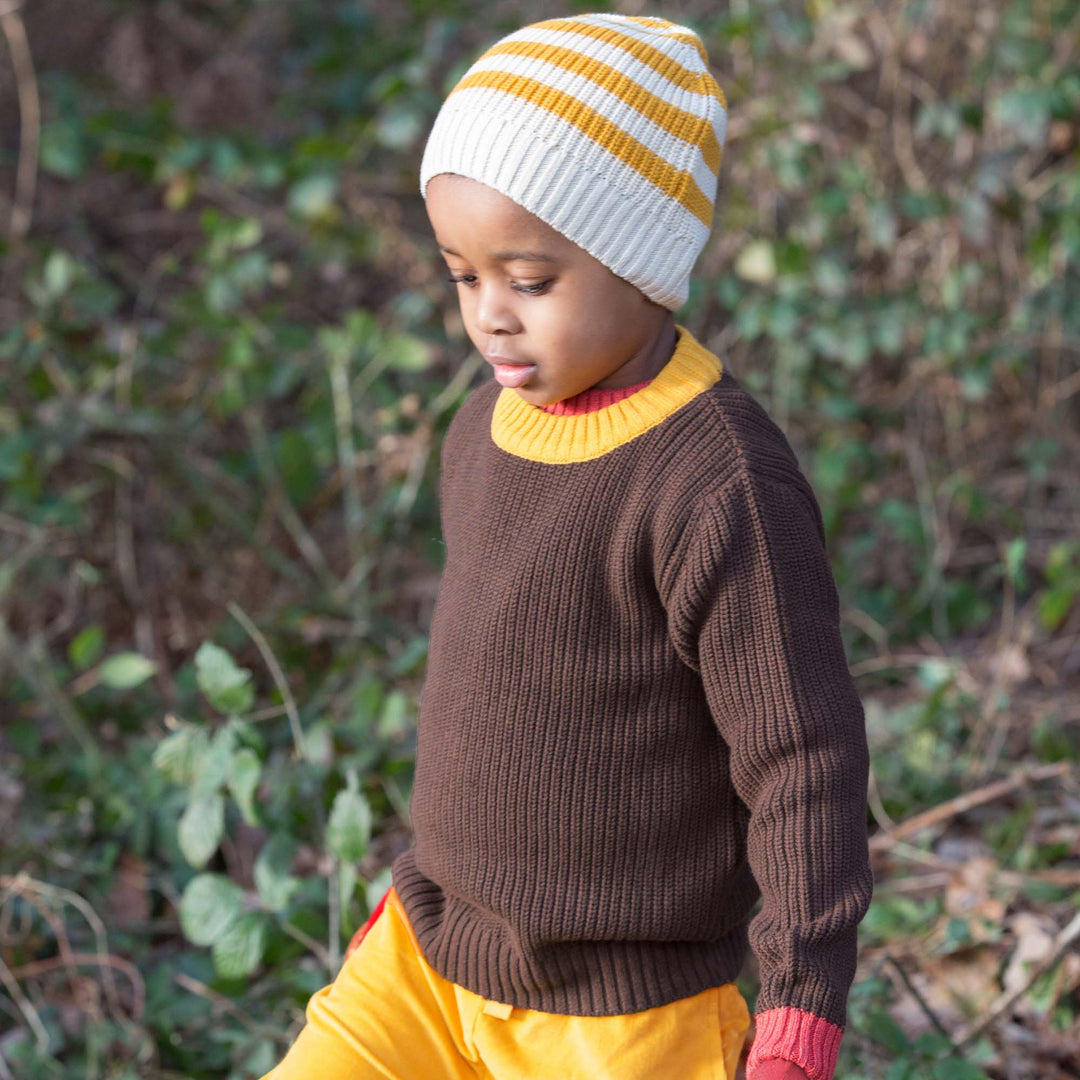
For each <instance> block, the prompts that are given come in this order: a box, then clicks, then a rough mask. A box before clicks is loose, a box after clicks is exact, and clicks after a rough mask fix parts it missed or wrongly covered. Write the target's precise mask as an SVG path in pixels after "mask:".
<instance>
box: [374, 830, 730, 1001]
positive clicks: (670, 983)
mask: <svg viewBox="0 0 1080 1080" xmlns="http://www.w3.org/2000/svg"><path fill="white" fill-rule="evenodd" d="M414 851H415V849H413V848H410V849H409V850H408V851H406V852H404V853H402V854H401V855H399V856H398V858H397V859H396V860H395V862H394V864H393V868H392V876H393V883H394V888H395V890H396V891H397V894H398V897H399V898H400V900H401V903H402V906H403V907H404V908H405V912H406V914H407V915H408V919H409V923H410V924H411V926H412V928H413V931H414V933H415V934H416V939H417V942H418V944H419V946H420V950H421V952H422V953H423V955H424V958H425V959H426V960H427V962H428V963H429V964H430V965H431V967H432V968H434V969H435V971H437V972H438V973H439V974H440V975H441V976H442V977H443V978H444V979H448V980H449V981H450V982H452V983H456V984H457V985H458V986H463V987H464V988H465V989H466V990H471V991H472V992H473V993H474V994H479V995H480V996H481V997H483V998H487V999H488V1000H491V1001H501V1002H505V1003H507V1004H510V1005H514V1006H516V1007H518V1008H522V1009H536V1010H539V1011H541V1012H548V1013H557V1014H560V1015H563V1016H618V1015H623V1014H626V1013H634V1012H641V1011H643V1010H645V1009H652V1008H656V1007H657V1006H660V1005H668V1004H670V1003H671V1002H673V1001H678V1000H679V999H681V998H685V997H690V996H692V995H693V994H699V993H701V991H703V990H707V989H709V988H710V987H713V986H723V985H724V984H725V983H729V982H733V981H734V980H735V978H736V976H737V975H738V973H739V970H740V969H741V968H742V965H743V961H744V959H745V957H746V952H747V949H748V948H749V943H748V939H747V930H746V927H745V926H741V927H738V928H736V929H735V930H732V931H731V932H730V933H729V934H728V935H726V936H725V937H722V938H720V939H719V940H718V941H708V942H694V941H567V942H565V943H562V944H559V945H545V946H543V947H542V948H541V949H538V950H536V951H534V952H532V953H531V954H530V955H528V956H526V955H525V954H524V953H523V952H522V951H521V949H519V948H515V947H514V945H513V943H512V942H511V941H509V940H508V936H507V935H508V933H509V929H508V927H506V925H505V924H503V923H501V922H499V920H498V919H497V918H496V917H495V916H494V915H491V914H487V913H485V912H483V911H481V910H480V909H478V908H476V907H474V906H473V905H471V904H469V903H468V902H467V901H465V900H463V899H461V898H459V897H456V896H454V895H451V894H448V893H446V892H444V891H443V890H442V889H441V888H440V887H439V886H438V885H436V884H435V883H434V882H432V881H430V880H429V879H428V878H427V877H425V876H424V874H422V873H421V872H420V871H419V870H418V869H417V867H416V863H415V857H414Z"/></svg>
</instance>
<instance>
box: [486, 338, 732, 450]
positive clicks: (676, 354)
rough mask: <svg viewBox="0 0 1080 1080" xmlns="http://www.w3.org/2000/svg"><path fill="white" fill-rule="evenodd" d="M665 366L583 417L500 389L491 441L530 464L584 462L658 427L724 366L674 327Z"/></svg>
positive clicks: (711, 382) (694, 395)
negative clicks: (636, 387) (671, 348)
mask: <svg viewBox="0 0 1080 1080" xmlns="http://www.w3.org/2000/svg"><path fill="white" fill-rule="evenodd" d="M675 329H676V331H677V333H678V337H677V339H676V342H675V349H674V351H673V352H672V354H671V357H670V359H669V360H668V362H667V363H666V364H665V365H664V366H663V367H662V368H661V369H660V371H659V372H658V373H657V374H656V376H655V377H654V378H653V379H651V380H650V381H649V382H648V383H647V384H646V385H645V386H643V387H642V388H641V389H640V390H635V391H634V393H632V394H630V395H629V396H628V397H624V398H622V399H621V400H619V401H616V402H613V403H612V404H610V405H605V406H604V407H603V408H599V409H594V410H592V411H591V412H587V413H572V414H569V415H560V414H559V413H552V412H548V411H547V410H546V409H543V408H541V407H540V406H539V405H533V404H531V403H530V402H528V401H526V400H525V399H524V398H523V397H521V395H520V394H518V393H517V391H516V390H514V389H513V388H512V387H508V386H504V387H503V388H502V389H501V391H500V392H499V395H498V397H496V399H495V406H494V409H493V410H492V413H491V438H492V441H493V442H494V443H495V445H496V446H498V447H499V448H500V449H501V450H505V451H506V452H507V453H509V454H514V455H515V456H516V457H521V458H526V459H528V460H529V461H540V462H544V463H545V464H549V465H565V464H568V463H570V462H574V461H588V460H590V459H591V458H596V457H600V456H601V455H603V454H606V453H608V452H609V451H611V450H614V449H615V448H616V447H617V446H622V445H623V444H624V443H627V442H629V441H630V440H631V439H635V438H637V436H638V435H642V434H644V432H646V431H648V430H649V429H650V428H652V427H655V426H656V425H657V424H659V423H662V422H663V421H664V420H666V419H667V418H668V417H669V416H670V415H671V414H672V413H674V412H675V411H676V410H677V409H680V408H682V406H683V405H685V404H686V403H687V402H688V401H691V400H693V398H695V397H697V395H698V394H700V393H701V392H702V391H704V390H707V389H708V388H709V387H710V386H712V385H713V384H714V383H716V382H717V381H718V380H719V378H720V376H721V374H722V372H723V364H722V363H721V361H720V359H719V358H718V357H717V356H715V355H714V354H713V353H711V352H709V350H708V349H706V348H705V347H704V346H703V345H702V344H701V343H700V342H699V341H698V340H697V339H696V338H695V337H694V336H693V334H691V333H690V331H689V330H687V329H686V327H685V326H681V325H679V324H678V323H676V325H675Z"/></svg>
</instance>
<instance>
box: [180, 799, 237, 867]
mask: <svg viewBox="0 0 1080 1080" xmlns="http://www.w3.org/2000/svg"><path fill="white" fill-rule="evenodd" d="M224 829H225V800H224V798H222V796H220V795H211V796H210V797H209V798H206V799H193V800H192V801H191V802H189V803H188V804H187V807H186V809H185V810H184V813H183V814H182V815H181V817H180V825H179V827H178V828H177V836H178V838H179V840H180V850H181V851H182V852H183V853H184V858H185V859H187V861H188V862H189V863H191V865H192V866H194V867H195V869H196V870H199V869H201V868H202V867H204V866H205V865H206V864H207V862H209V860H210V856H211V855H213V854H214V852H215V851H217V849H218V844H219V843H221V834H222V832H223V831H224Z"/></svg>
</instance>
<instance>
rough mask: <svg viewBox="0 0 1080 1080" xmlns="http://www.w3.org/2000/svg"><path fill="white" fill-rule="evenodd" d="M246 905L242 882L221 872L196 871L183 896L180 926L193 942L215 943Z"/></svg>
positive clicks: (195, 943)
mask: <svg viewBox="0 0 1080 1080" xmlns="http://www.w3.org/2000/svg"><path fill="white" fill-rule="evenodd" d="M243 907H244V890H243V889H241V888H240V886H239V885H237V884H235V883H234V882H232V881H230V880H229V879H228V878H227V877H224V876H223V875H222V874H197V875H196V876H195V877H193V878H192V879H191V881H189V882H188V885H187V888H186V889H184V894H183V896H181V897H180V909H179V913H180V928H181V929H182V930H183V931H184V936H185V937H186V938H187V939H188V941H190V942H191V943H192V944H193V945H213V944H214V942H215V941H217V940H218V939H219V938H220V937H221V936H222V934H224V933H225V931H226V930H227V929H228V928H229V926H230V925H231V924H232V922H233V920H234V919H236V918H238V917H239V916H240V913H241V911H242V910H243Z"/></svg>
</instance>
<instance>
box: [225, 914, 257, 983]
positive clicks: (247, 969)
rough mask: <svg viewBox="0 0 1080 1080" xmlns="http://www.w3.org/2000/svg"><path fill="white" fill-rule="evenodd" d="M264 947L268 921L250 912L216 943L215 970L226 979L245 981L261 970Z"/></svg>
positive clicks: (230, 926)
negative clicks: (258, 969) (257, 969)
mask: <svg viewBox="0 0 1080 1080" xmlns="http://www.w3.org/2000/svg"><path fill="white" fill-rule="evenodd" d="M265 946H266V918H265V916H263V915H261V914H260V913H259V912H257V911H249V912H248V913H247V914H246V915H241V916H240V918H238V919H237V920H236V921H235V922H233V923H230V924H229V926H228V928H227V929H226V930H225V933H223V934H222V935H221V937H219V938H218V939H217V941H215V942H214V947H213V952H212V955H213V958H214V970H215V971H216V972H217V973H218V974H219V975H220V976H221V977H222V978H224V979H242V978H244V976H246V975H250V974H251V973H252V972H253V971H254V970H255V969H256V968H257V967H258V966H259V961H260V960H261V959H262V955H263V949H264V948H265Z"/></svg>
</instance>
